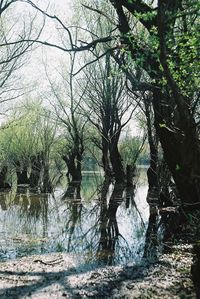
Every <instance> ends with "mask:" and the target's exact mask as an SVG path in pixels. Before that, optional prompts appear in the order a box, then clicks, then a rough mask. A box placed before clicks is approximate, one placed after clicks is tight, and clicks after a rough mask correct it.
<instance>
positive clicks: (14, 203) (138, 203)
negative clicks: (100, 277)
mask: <svg viewBox="0 0 200 299" xmlns="http://www.w3.org/2000/svg"><path fill="white" fill-rule="evenodd" d="M101 181H102V178H98V179H97V178H96V177H92V176H91V175H90V176H89V177H87V179H86V178H84V179H83V184H84V185H82V187H81V185H80V184H77V183H71V184H69V185H68V188H67V190H66V191H65V192H63V190H62V189H61V188H58V189H57V190H56V192H55V193H54V194H53V195H50V194H38V193H32V192H31V191H30V190H29V189H27V188H24V189H23V188H22V189H21V190H18V193H17V194H11V193H1V194H0V207H1V210H0V235H1V241H0V259H2V260H6V259H9V258H16V257H20V256H24V255H27V254H41V253H44V252H57V251H65V252H68V253H69V254H70V255H71V256H72V257H74V258H75V260H76V261H77V263H88V262H90V263H96V262H100V263H106V264H109V265H110V264H116V263H129V262H137V261H138V260H140V259H141V258H142V255H143V249H144V245H145V233H146V227H147V223H148V216H149V212H148V205H147V203H146V200H145V198H146V191H147V187H146V185H141V186H138V187H137V189H135V188H132V189H130V188H129V189H126V188H125V186H123V185H119V184H118V185H117V184H115V185H113V184H112V183H111V182H110V181H104V182H102V183H101V184H100V185H99V182H101ZM97 182H98V184H97ZM95 190H96V191H95ZM84 191H86V192H84Z"/></svg>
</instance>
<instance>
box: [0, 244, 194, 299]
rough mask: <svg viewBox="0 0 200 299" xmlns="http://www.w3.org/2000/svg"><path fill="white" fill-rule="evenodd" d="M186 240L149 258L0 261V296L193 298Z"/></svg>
mask: <svg viewBox="0 0 200 299" xmlns="http://www.w3.org/2000/svg"><path fill="white" fill-rule="evenodd" d="M191 263H192V253H191V246H189V245H184V246H183V245H182V246H181V245H180V246H174V247H173V248H172V253H170V254H164V255H162V256H161V257H160V258H159V260H158V261H157V262H155V263H152V264H147V263H143V265H140V266H129V267H121V266H119V267H99V268H96V269H93V270H90V269H88V267H84V266H82V267H75V264H74V262H73V259H72V258H71V257H70V256H69V255H67V254H63V253H62V254H60V253H59V254H49V255H39V256H30V257H25V258H22V259H19V260H15V261H8V262H1V263H0V298H2V299H3V298H15V299H17V298H37V299H38V298H51V299H53V298H77V299H78V298H126V299H128V298H190V299H192V298H196V296H195V293H194V287H193V284H192V281H191V275H190V267H191Z"/></svg>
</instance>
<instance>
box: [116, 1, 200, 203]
mask: <svg viewBox="0 0 200 299" xmlns="http://www.w3.org/2000/svg"><path fill="white" fill-rule="evenodd" d="M111 3H112V4H113V6H114V8H115V10H116V12H117V14H118V17H119V30H120V31H121V34H122V37H121V43H122V44H123V45H126V49H127V50H128V51H129V52H130V53H131V56H132V59H133V60H135V59H138V57H141V62H140V64H141V68H143V69H144V70H145V71H146V72H147V73H148V75H149V76H150V77H151V78H152V79H153V80H154V81H155V84H154V86H155V87H154V88H153V89H152V90H153V108H154V115H155V128H156V132H157V134H158V137H159V140H160V142H161V145H162V148H163V151H164V157H165V161H166V162H167V164H168V167H169V170H170V171H171V173H172V176H173V179H174V181H175V183H176V186H177V189H178V191H179V194H180V198H181V200H182V203H183V205H185V206H186V207H189V206H191V207H197V206H198V205H196V204H199V206H200V141H199V136H198V130H197V124H196V122H195V119H194V115H193V114H192V106H191V103H192V98H191V99H189V98H188V97H187V96H184V95H183V94H182V93H181V91H180V88H179V87H178V86H177V84H176V82H175V81H174V79H173V76H172V74H171V71H170V69H169V65H168V57H169V56H168V55H170V54H171V49H170V46H169V42H168V41H169V40H170V39H171V40H173V39H174V28H175V22H176V17H177V14H178V12H179V8H180V3H181V1H179V0H170V1H168V0H164V1H163V0H162V1H161V0H160V1H158V9H157V14H156V18H153V20H150V19H149V20H148V22H146V20H145V18H142V16H141V18H140V21H141V23H142V24H143V25H144V26H145V27H146V29H147V30H148V31H149V33H150V34H151V35H153V33H152V32H151V31H150V29H151V28H152V27H153V26H155V25H156V27H157V29H158V35H155V38H158V40H159V53H160V57H155V55H153V52H151V51H149V49H148V47H141V45H140V43H138V41H137V39H136V38H135V36H134V35H133V34H132V30H131V28H130V26H129V21H128V18H127V15H126V14H125V12H124V9H123V6H124V7H126V8H127V9H128V10H129V11H130V12H132V13H133V14H134V13H136V12H142V9H144V6H143V5H142V2H141V1H134V2H131V3H130V1H111ZM146 9H147V11H146V12H148V11H149V12H153V10H152V9H151V8H150V7H148V5H145V10H146ZM154 13H155V12H154ZM150 65H151V67H150V68H149V66H150ZM161 66H162V68H161ZM161 78H165V80H166V81H167V83H166V87H164V88H163V85H162V82H161V80H160V79H161Z"/></svg>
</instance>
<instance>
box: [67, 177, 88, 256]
mask: <svg viewBox="0 0 200 299" xmlns="http://www.w3.org/2000/svg"><path fill="white" fill-rule="evenodd" d="M62 200H67V201H68V203H67V207H68V211H69V216H68V219H67V222H66V225H65V230H66V231H67V232H68V244H67V252H70V251H72V238H73V234H74V230H75V227H76V224H77V222H79V221H80V220H81V212H82V207H83V205H82V203H81V182H73V181H72V182H69V184H68V188H67V191H66V192H65V194H64V195H63V197H62Z"/></svg>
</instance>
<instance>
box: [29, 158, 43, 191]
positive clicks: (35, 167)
mask: <svg viewBox="0 0 200 299" xmlns="http://www.w3.org/2000/svg"><path fill="white" fill-rule="evenodd" d="M41 170H42V161H41V153H38V154H37V155H35V156H32V157H31V175H30V187H32V188H36V187H38V186H39V181H40V173H41Z"/></svg>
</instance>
